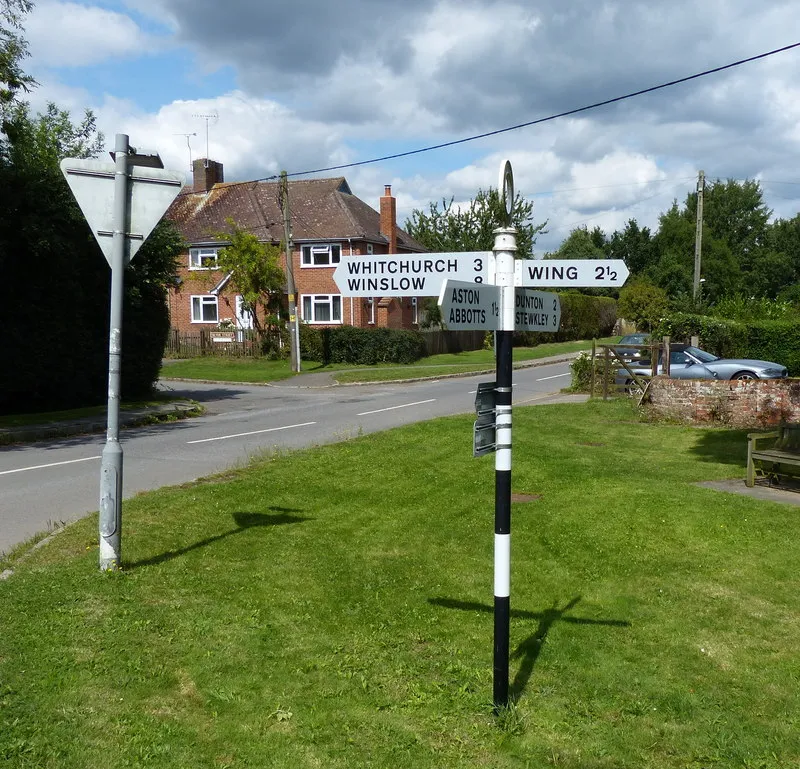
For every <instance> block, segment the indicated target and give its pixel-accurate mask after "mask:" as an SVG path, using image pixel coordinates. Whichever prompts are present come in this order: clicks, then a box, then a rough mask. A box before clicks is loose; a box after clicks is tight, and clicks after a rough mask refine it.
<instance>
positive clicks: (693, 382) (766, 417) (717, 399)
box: [648, 377, 800, 429]
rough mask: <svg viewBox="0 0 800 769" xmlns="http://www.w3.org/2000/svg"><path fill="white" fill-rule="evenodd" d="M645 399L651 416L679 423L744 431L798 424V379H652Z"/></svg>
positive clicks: (799, 393)
mask: <svg viewBox="0 0 800 769" xmlns="http://www.w3.org/2000/svg"><path fill="white" fill-rule="evenodd" d="M649 395H650V403H649V406H648V409H649V410H650V412H651V413H654V414H657V415H658V416H662V417H666V418H669V419H675V420H678V421H681V422H690V423H694V424H721V425H726V426H728V427H734V428H737V429H747V428H758V427H770V426H774V425H777V424H779V423H780V422H782V421H785V422H798V421H800V379H753V380H745V381H736V382H730V381H724V382H718V381H715V380H706V379H669V378H667V377H656V378H655V379H654V380H653V382H652V384H651V385H650V390H649Z"/></svg>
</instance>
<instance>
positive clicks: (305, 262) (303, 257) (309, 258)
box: [300, 243, 342, 269]
mask: <svg viewBox="0 0 800 769" xmlns="http://www.w3.org/2000/svg"><path fill="white" fill-rule="evenodd" d="M323 258H324V259H325V261H324V262H322V261H318V260H321V259H323ZM341 259H342V245H341V243H306V244H304V245H302V246H300V266H301V267H302V268H304V269H316V268H319V267H335V266H336V265H337V264H339V262H340V261H341Z"/></svg>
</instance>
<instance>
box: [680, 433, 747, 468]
mask: <svg viewBox="0 0 800 769" xmlns="http://www.w3.org/2000/svg"><path fill="white" fill-rule="evenodd" d="M750 432H757V431H756V430H698V436H697V442H696V443H695V445H694V446H692V448H691V449H689V451H690V453H691V454H694V455H696V456H697V457H698V458H699V459H701V460H702V461H704V462H718V463H719V464H723V465H741V467H742V468H743V469H744V468H745V467H746V465H747V434H748V433H750Z"/></svg>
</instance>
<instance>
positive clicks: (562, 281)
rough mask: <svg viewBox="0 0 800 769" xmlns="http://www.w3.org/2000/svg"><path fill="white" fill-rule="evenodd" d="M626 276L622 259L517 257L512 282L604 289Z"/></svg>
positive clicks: (528, 284) (529, 284) (526, 284)
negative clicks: (518, 258)
mask: <svg viewBox="0 0 800 769" xmlns="http://www.w3.org/2000/svg"><path fill="white" fill-rule="evenodd" d="M627 279H628V268H627V267H626V266H625V262H623V261H622V259H520V260H519V261H518V262H517V263H516V264H515V265H514V284H515V285H517V286H541V287H543V288H590V287H594V288H608V287H609V286H612V287H613V286H621V285H623V284H624V283H625V281H626V280H627Z"/></svg>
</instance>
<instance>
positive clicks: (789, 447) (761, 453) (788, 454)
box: [746, 424, 800, 486]
mask: <svg viewBox="0 0 800 769" xmlns="http://www.w3.org/2000/svg"><path fill="white" fill-rule="evenodd" d="M767 440H771V441H773V443H772V445H771V446H770V447H769V448H758V443H759V442H761V441H767ZM757 465H758V466H757ZM757 470H760V471H761V473H762V475H766V476H773V475H774V476H778V475H796V476H800V425H791V424H784V425H781V426H780V427H779V428H778V429H777V430H772V431H770V432H768V433H749V434H748V436H747V481H746V483H747V485H748V486H754V485H755V482H756V471H757Z"/></svg>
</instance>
